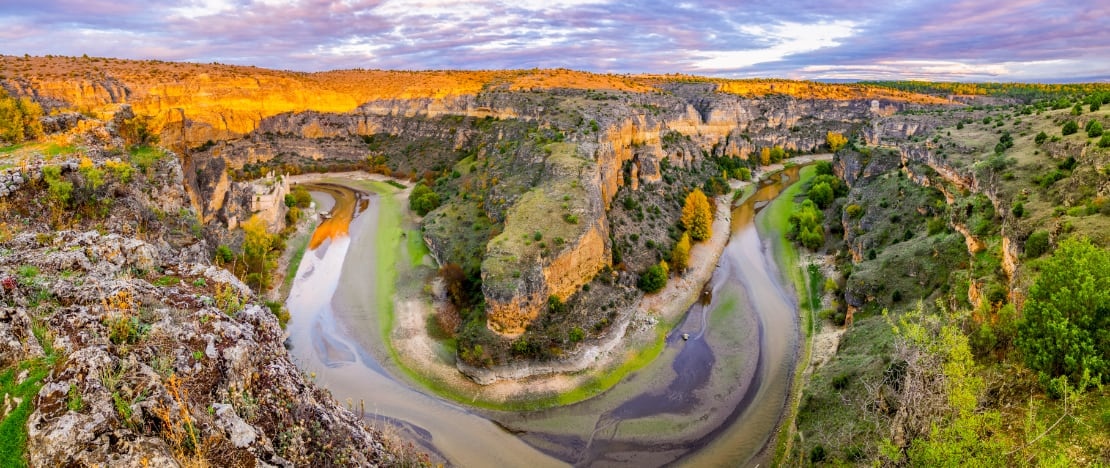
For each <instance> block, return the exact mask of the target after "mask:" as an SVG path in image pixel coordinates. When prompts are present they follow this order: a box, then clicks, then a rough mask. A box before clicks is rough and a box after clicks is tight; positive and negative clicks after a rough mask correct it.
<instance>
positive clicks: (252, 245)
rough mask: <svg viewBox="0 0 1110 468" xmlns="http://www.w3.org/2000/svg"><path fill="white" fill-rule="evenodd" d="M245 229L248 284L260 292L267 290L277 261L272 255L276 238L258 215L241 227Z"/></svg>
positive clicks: (244, 239) (244, 253)
mask: <svg viewBox="0 0 1110 468" xmlns="http://www.w3.org/2000/svg"><path fill="white" fill-rule="evenodd" d="M240 227H242V229H243V263H244V264H245V268H246V271H245V273H246V277H247V282H248V283H249V284H251V286H254V287H255V288H258V289H260V290H262V289H267V288H269V287H270V284H271V283H272V276H273V272H274V269H275V268H277V261H276V259H274V258H273V256H272V255H270V251H271V250H272V249H273V248H274V242H275V240H276V236H274V235H272V234H270V232H269V230H268V228H267V227H266V221H263V220H262V218H260V217H259V216H258V215H253V216H251V217H250V219H248V220H246V221H244V222H243V224H242V225H240Z"/></svg>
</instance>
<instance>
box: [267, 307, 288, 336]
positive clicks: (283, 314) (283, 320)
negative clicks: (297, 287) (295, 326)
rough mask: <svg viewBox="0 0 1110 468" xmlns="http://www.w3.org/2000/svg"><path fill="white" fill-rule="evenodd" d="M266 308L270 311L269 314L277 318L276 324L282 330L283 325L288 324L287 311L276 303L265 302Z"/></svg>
mask: <svg viewBox="0 0 1110 468" xmlns="http://www.w3.org/2000/svg"><path fill="white" fill-rule="evenodd" d="M266 308H267V309H270V313H272V314H274V317H277V319H278V324H279V325H281V329H282V330H284V329H285V324H287V323H289V309H286V308H285V307H283V306H282V304H281V302H278V301H266Z"/></svg>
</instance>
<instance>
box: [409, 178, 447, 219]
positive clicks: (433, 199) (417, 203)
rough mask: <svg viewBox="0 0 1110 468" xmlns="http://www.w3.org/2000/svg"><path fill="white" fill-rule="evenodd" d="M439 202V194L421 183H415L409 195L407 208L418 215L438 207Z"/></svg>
mask: <svg viewBox="0 0 1110 468" xmlns="http://www.w3.org/2000/svg"><path fill="white" fill-rule="evenodd" d="M439 203H440V201H439V195H438V194H437V193H435V192H434V191H432V189H430V188H428V186H427V185H424V184H422V183H420V184H416V187H413V189H412V194H410V195H409V209H411V210H413V211H415V212H416V213H417V214H419V215H420V216H424V215H426V214H428V212H429V211H432V210H434V209H436V208H438V207H439Z"/></svg>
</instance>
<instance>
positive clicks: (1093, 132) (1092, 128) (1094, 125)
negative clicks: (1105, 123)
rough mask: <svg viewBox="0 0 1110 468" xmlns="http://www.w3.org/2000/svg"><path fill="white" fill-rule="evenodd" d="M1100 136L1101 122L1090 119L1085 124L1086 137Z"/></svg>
mask: <svg viewBox="0 0 1110 468" xmlns="http://www.w3.org/2000/svg"><path fill="white" fill-rule="evenodd" d="M1100 136H1102V123H1101V122H1099V121H1097V120H1092V121H1091V123H1089V124H1087V137H1089V138H1095V137H1100Z"/></svg>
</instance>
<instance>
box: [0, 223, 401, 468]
mask: <svg viewBox="0 0 1110 468" xmlns="http://www.w3.org/2000/svg"><path fill="white" fill-rule="evenodd" d="M189 257H193V258H189ZM196 260H199V258H197V256H196V255H191V254H188V253H182V254H176V253H173V252H171V251H169V250H168V249H163V250H162V251H160V249H159V248H157V247H156V246H154V245H151V244H148V243H146V242H144V241H141V240H137V239H132V238H127V237H121V236H119V235H115V234H112V235H101V234H98V233H96V232H72V231H66V232H59V233H39V234H32V233H23V234H19V235H16V236H15V237H14V238H12V239H10V240H8V241H7V242H4V243H0V369H5V372H4V373H5V374H6V375H7V374H9V373H10V377H11V382H12V385H8V384H7V382H2V381H4V380H5V379H6V378H7V377H6V376H5V379H0V383H4V385H5V388H6V389H7V388H25V389H26V388H30V389H31V391H29V392H24V393H23V394H22V395H23V396H21V395H20V392H14V393H11V394H9V393H5V397H4V400H3V402H2V403H0V419H5V420H7V419H8V418H9V417H10V418H26V423H25V426H24V427H25V430H26V433H25V434H21V435H22V436H23V437H26V446H27V461H28V462H29V463H30V465H31V466H61V465H81V466H178V465H186V466H332V465H354V466H376V465H394V464H398V463H405V462H408V461H407V460H399V459H398V458H396V457H395V456H393V455H391V454H390V451H391V449H390V447H387V445H388V444H389V442H388V441H386V439H385V438H383V436H382V434H380V433H379V432H377V431H374V430H371V429H370V428H368V427H366V426H365V425H364V423H363V422H362V421H361V420H360V419H359V418H358V417H357V416H356V415H355V414H353V413H352V412H351V411H348V410H347V409H345V408H343V407H341V406H340V405H339V404H338V403H337V402H336V401H335V400H334V399H332V397H331V396H330V395H329V394H328V393H327V392H326V391H324V390H321V389H320V388H318V387H316V386H315V385H313V384H312V383H311V381H310V379H308V378H306V377H305V376H304V375H302V374H301V373H300V371H299V370H298V369H297V367H296V366H295V365H294V364H293V363H292V362H291V361H290V359H289V355H288V353H287V352H286V350H285V348H284V347H283V345H282V341H283V332H282V330H281V327H280V326H279V324H278V320H277V318H276V317H275V315H274V314H273V313H272V312H271V311H270V310H268V309H267V308H265V307H262V306H260V305H258V304H257V303H255V302H254V297H253V296H252V295H251V293H250V290H249V289H248V288H247V287H246V286H245V285H243V284H242V283H241V282H239V280H237V279H236V278H235V277H234V276H233V275H231V274H230V273H228V272H227V271H226V270H223V269H221V268H216V267H213V266H210V265H206V264H204V263H203V260H201V261H200V262H198V261H196ZM28 386H29V387H28ZM35 388H37V389H38V390H37V392H35V391H34V389H35ZM28 413H29V414H28ZM5 422H9V421H5ZM394 448H396V447H394Z"/></svg>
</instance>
